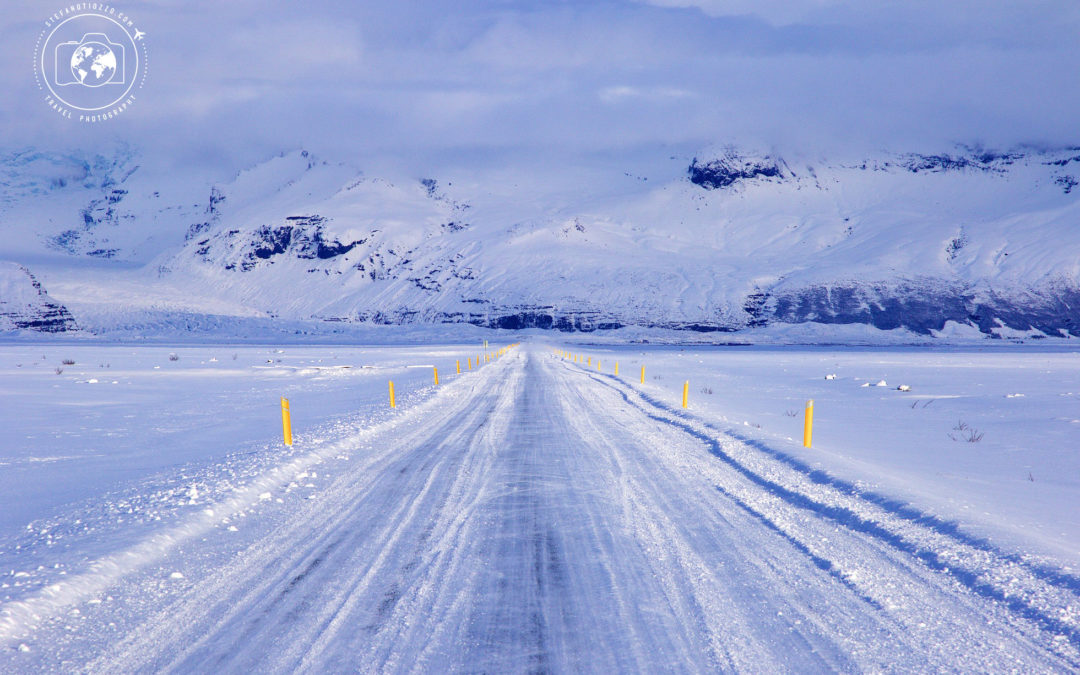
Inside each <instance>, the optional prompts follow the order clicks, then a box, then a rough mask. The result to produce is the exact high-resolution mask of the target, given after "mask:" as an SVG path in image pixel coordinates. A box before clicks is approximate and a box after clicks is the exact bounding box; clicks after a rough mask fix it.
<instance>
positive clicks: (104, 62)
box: [71, 42, 116, 87]
mask: <svg viewBox="0 0 1080 675" xmlns="http://www.w3.org/2000/svg"><path fill="white" fill-rule="evenodd" d="M71 72H72V73H73V74H74V75H75V78H76V79H77V80H78V81H79V82H81V83H82V84H85V85H86V86H88V87H100V86H101V85H103V84H105V83H106V82H108V81H109V80H111V79H112V76H113V75H114V74H115V73H116V54H114V53H113V50H111V49H109V47H108V46H107V45H103V44H102V43H100V42H84V43H82V44H81V45H79V47H78V48H77V49H76V50H75V52H74V53H73V54H72V55H71Z"/></svg>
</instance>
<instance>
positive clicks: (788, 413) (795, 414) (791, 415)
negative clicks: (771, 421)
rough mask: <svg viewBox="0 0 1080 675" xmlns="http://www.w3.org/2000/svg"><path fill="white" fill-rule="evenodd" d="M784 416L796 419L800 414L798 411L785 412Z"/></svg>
mask: <svg viewBox="0 0 1080 675" xmlns="http://www.w3.org/2000/svg"><path fill="white" fill-rule="evenodd" d="M784 414H785V415H787V416H788V417H796V416H797V415H798V414H799V411H798V410H785V411H784Z"/></svg>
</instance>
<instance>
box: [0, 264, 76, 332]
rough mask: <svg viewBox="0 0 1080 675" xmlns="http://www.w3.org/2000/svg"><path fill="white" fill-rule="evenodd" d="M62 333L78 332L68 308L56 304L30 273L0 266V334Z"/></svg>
mask: <svg viewBox="0 0 1080 675" xmlns="http://www.w3.org/2000/svg"><path fill="white" fill-rule="evenodd" d="M23 330H25V331H37V332H41V333H64V332H69V331H75V330H78V326H77V325H76V324H75V320H74V319H73V318H72V316H71V313H70V312H68V310H67V308H65V307H64V306H62V305H60V304H57V303H56V302H55V301H54V300H53V299H52V298H50V297H49V294H48V293H47V292H45V289H44V288H42V287H41V283H40V282H38V280H37V279H36V278H34V275H33V274H31V273H30V270H28V269H26V268H25V267H23V266H22V265H17V264H15V263H11V262H0V331H23Z"/></svg>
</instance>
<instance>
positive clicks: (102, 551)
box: [0, 345, 483, 633]
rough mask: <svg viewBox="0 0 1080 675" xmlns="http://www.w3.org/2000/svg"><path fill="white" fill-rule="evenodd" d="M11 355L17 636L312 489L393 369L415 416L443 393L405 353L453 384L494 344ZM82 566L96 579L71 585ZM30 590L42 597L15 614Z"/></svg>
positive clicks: (11, 570) (0, 536)
mask: <svg viewBox="0 0 1080 675" xmlns="http://www.w3.org/2000/svg"><path fill="white" fill-rule="evenodd" d="M466 350H467V351H466ZM3 352H5V353H4V356H5V357H7V358H5V359H4V361H5V362H7V368H6V369H5V370H6V372H5V375H6V377H4V378H2V379H0V383H2V384H0V400H2V402H3V409H4V410H5V417H6V419H5V427H6V428H7V429H8V430H9V432H10V434H11V438H12V439H13V442H12V443H10V444H8V445H7V446H6V447H5V448H4V451H3V453H2V454H0V485H2V487H3V494H4V495H5V500H4V506H5V508H4V509H2V510H0V560H2V561H3V564H2V565H0V569H3V572H0V603H2V606H3V608H4V609H3V614H2V615H0V631H2V632H4V633H7V632H8V631H9V630H11V629H13V628H12V627H17V626H20V625H24V624H23V623H21V622H20V621H19V620H16V619H15V618H13V617H14V616H15V615H16V614H19V613H20V612H21V613H22V616H23V618H26V617H27V616H29V615H30V614H39V615H40V614H44V615H47V614H48V611H49V609H50V608H51V609H58V608H62V607H65V606H68V605H70V604H73V603H75V602H77V601H80V600H85V599H87V598H88V597H92V596H95V595H96V594H97V591H98V590H100V589H101V588H103V587H104V586H106V585H108V583H110V582H111V581H114V580H116V579H118V578H120V577H122V576H123V575H125V574H127V573H129V572H131V571H132V570H133V569H136V568H138V567H139V566H141V565H144V564H146V563H147V562H148V561H152V560H155V559H157V558H160V557H161V554H162V553H163V552H165V551H168V550H171V549H173V548H175V547H176V546H177V544H178V542H182V541H190V540H193V539H198V538H199V537H201V536H203V535H205V534H206V533H207V532H208V531H210V530H213V529H223V530H225V531H229V532H236V531H237V530H238V528H239V527H243V524H242V523H243V520H244V519H245V518H247V517H248V516H249V515H252V513H254V512H255V511H258V510H259V509H260V508H265V507H266V504H267V502H269V501H271V500H272V501H274V502H281V501H282V497H285V496H286V495H290V493H292V495H293V496H294V497H298V498H299V497H300V496H301V495H302V496H303V497H302V498H304V499H315V498H317V491H318V490H317V488H321V487H323V485H324V484H325V481H324V480H320V479H319V478H318V473H317V472H316V471H315V469H314V467H315V466H316V465H319V464H322V463H324V462H331V463H334V462H335V461H337V462H340V461H342V460H343V459H347V458H348V451H347V450H341V449H340V448H338V447H337V445H335V444H334V443H332V442H331V441H333V440H340V438H341V436H342V434H343V432H344V430H345V429H354V428H357V427H358V426H359V427H364V426H371V425H373V424H378V423H379V422H381V421H386V420H387V419H390V416H389V411H388V409H387V401H386V381H387V378H390V377H392V378H394V379H395V380H396V383H397V389H398V405H399V408H405V409H407V408H409V407H412V406H414V405H416V404H418V403H419V402H421V401H423V400H426V399H427V398H429V397H431V396H432V395H433V394H434V393H435V388H434V387H433V386H432V385H431V382H432V378H431V369H430V367H429V366H426V367H423V368H416V367H410V365H411V364H410V361H411V362H414V363H415V362H427V363H438V364H439V365H440V366H443V368H444V370H443V371H442V373H443V374H442V378H443V381H444V382H445V381H451V380H452V379H455V378H456V375H455V374H454V367H453V365H454V361H455V360H458V359H460V360H461V361H462V362H463V366H462V370H463V372H467V370H466V367H465V365H464V361H465V359H466V358H472V359H474V363H475V360H476V358H477V356H478V355H480V354H482V353H483V350H482V348H481V347H479V346H478V347H475V348H473V347H468V348H464V347H462V346H457V347H453V346H451V347H448V348H445V349H439V350H431V349H424V350H413V349H409V348H395V349H393V350H385V349H382V350H380V349H349V348H333V349H315V350H311V349H304V348H294V347H288V348H250V347H232V346H229V347H204V348H190V347H185V348H174V349H170V348H162V347H153V348H139V347H119V346H117V347H100V346H94V347H89V346H72V345H63V346H54V345H44V346H35V347H30V346H27V347H22V346H20V347H8V348H5V349H4V350H3ZM60 355H63V356H60ZM61 361H65V362H70V361H74V363H70V364H69V363H61ZM54 364H55V365H54ZM58 369H59V370H62V371H63V372H61V373H57V372H56V371H57V370H58ZM279 393H282V394H284V395H286V396H288V397H290V398H291V399H292V402H293V403H292V407H293V413H292V415H293V428H294V436H295V444H294V446H293V447H292V448H287V447H284V446H282V444H281V421H280V413H279V412H278V401H277V398H276V396H277V395H278V394H279ZM325 477H326V476H325V474H324V476H323V478H325ZM87 567H89V568H91V572H90V573H89V574H88V575H82V576H81V577H79V578H78V579H75V578H73V576H76V575H77V573H78V572H79V571H82V570H85V569H87ZM35 596H38V597H36V599H35V600H34V602H35V603H36V604H34V603H31V604H30V605H28V606H27V607H24V608H22V609H19V608H18V607H19V603H22V602H25V601H27V600H28V599H29V598H32V597H35ZM31 607H34V608H36V609H34V610H33V611H30V609H29V608H31ZM27 612H30V614H28V613H27Z"/></svg>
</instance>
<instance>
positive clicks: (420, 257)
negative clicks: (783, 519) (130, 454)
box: [0, 148, 1080, 335]
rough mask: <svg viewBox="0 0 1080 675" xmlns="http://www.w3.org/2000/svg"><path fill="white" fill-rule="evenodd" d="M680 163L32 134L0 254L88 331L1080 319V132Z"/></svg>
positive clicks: (1029, 326)
mask: <svg viewBox="0 0 1080 675" xmlns="http://www.w3.org/2000/svg"><path fill="white" fill-rule="evenodd" d="M667 166H668V167H669V168H667V169H663V170H658V171H657V172H656V173H655V174H653V175H649V176H641V177H639V176H634V175H630V174H629V173H627V174H623V175H603V174H600V173H599V172H596V173H594V174H592V176H593V177H594V178H595V179H594V180H583V181H580V182H578V184H577V185H576V186H574V187H570V188H563V189H560V190H547V191H545V190H543V189H539V188H536V187H535V186H532V185H529V182H528V177H525V176H512V177H510V178H507V177H506V176H502V177H500V178H498V179H494V180H478V179H475V178H469V177H466V178H465V179H464V180H462V179H461V178H460V177H457V178H455V177H445V178H444V179H442V180H434V179H427V178H423V179H420V178H415V177H408V178H390V179H388V178H385V177H375V176H367V175H365V174H364V173H363V172H361V171H359V170H358V169H356V168H353V167H350V166H348V165H344V164H337V163H333V162H327V161H323V160H320V159H318V158H315V157H313V156H311V155H309V154H308V153H307V152H302V151H297V152H293V153H288V154H284V155H281V156H279V157H275V158H273V159H271V160H269V161H266V162H264V163H261V164H259V165H257V166H254V167H252V168H250V169H248V170H246V171H243V172H241V173H240V174H238V175H237V176H236V177H235V179H233V180H231V181H227V182H223V183H218V184H210V183H209V182H208V181H200V180H199V177H198V176H190V175H188V176H183V177H180V178H181V179H180V180H174V179H172V178H170V179H169V180H162V179H161V178H160V176H157V177H155V176H154V175H152V174H151V173H150V172H147V171H143V170H140V167H139V162H138V157H137V155H136V154H135V153H134V152H132V151H130V150H127V149H124V150H122V151H120V152H118V153H116V154H115V156H112V157H80V156H76V155H71V156H57V155H50V154H46V153H37V152H33V151H27V152H21V153H15V154H12V155H8V156H6V157H4V158H3V159H2V161H0V182H2V184H3V195H2V198H0V221H2V222H3V225H4V227H5V229H6V230H7V232H8V233H9V236H8V237H7V238H6V241H5V242H4V243H3V245H2V248H0V259H6V260H12V261H16V262H19V263H22V264H25V265H27V266H29V267H31V269H34V271H35V273H37V274H39V276H41V277H42V278H43V279H44V280H45V281H46V282H47V286H48V288H49V289H50V292H51V293H52V294H53V295H54V297H56V298H57V299H59V301H60V302H61V303H63V305H65V306H66V307H68V308H69V309H70V310H71V312H72V313H73V314H74V317H75V319H76V320H78V322H79V323H80V324H81V325H85V326H88V327H90V328H91V329H92V330H93V329H97V330H104V329H108V328H110V327H112V328H117V327H120V326H123V329H124V330H125V331H138V330H139V325H140V322H145V323H148V324H149V323H154V324H159V325H167V324H168V323H169V322H168V320H167V317H170V316H184V317H188V318H190V317H203V320H202V321H195V324H196V325H210V324H213V325H218V319H220V318H222V317H245V318H249V319H260V318H262V319H265V318H276V319H288V320H294V321H296V320H306V321H313V322H316V323H315V324H313V325H316V326H317V325H320V324H319V323H318V322H328V323H326V324H325V325H340V322H350V323H365V322H370V323H377V324H404V323H409V324H416V323H434V324H444V323H470V324H475V325H483V326H491V327H503V328H522V327H540V328H554V329H559V330H594V329H603V328H617V327H622V326H641V327H653V328H655V327H662V328H675V329H690V330H703V331H711V330H721V331H735V330H741V329H746V328H761V327H762V326H765V327H768V326H774V325H779V324H792V323H805V322H816V323H820V324H867V325H871V326H874V327H876V328H880V329H893V328H900V327H902V328H906V329H909V330H911V331H914V332H917V333H924V334H930V333H936V332H939V331H943V330H945V331H946V332H950V331H951V332H955V331H957V330H965V329H964V328H962V327H964V326H969V328H966V330H967V331H969V332H974V331H975V330H976V329H977V330H978V331H981V332H982V333H984V334H987V335H1011V334H1013V332H1014V331H1020V332H1027V333H1031V332H1033V331H1034V332H1036V333H1041V334H1046V335H1062V334H1073V335H1080V325H1078V322H1080V310H1078V309H1077V308H1080V200H1078V197H1080V190H1078V189H1075V188H1076V186H1077V185H1078V183H1080V178H1078V177H1080V148H1068V149H1059V150H1032V149H1023V150H1017V151H1011V152H1004V153H998V152H988V151H984V150H980V149H971V148H958V149H954V150H952V151H950V152H948V153H944V154H939V155H921V154H881V155H878V156H876V157H873V158H868V159H865V160H862V159H860V160H859V161H842V162H838V161H826V160H809V159H807V158H798V159H795V158H792V157H787V158H782V157H780V156H778V155H776V154H769V153H747V152H740V151H737V150H735V149H731V148H719V149H715V150H712V151H709V152H707V153H702V154H701V155H699V157H696V158H693V159H691V158H687V159H686V160H684V161H682V162H681V163H679V164H677V165H675V164H670V165H667ZM674 166H677V167H678V168H671V167H674ZM950 322H952V323H950ZM178 325H179V324H178ZM183 325H186V326H190V325H192V323H191V321H189V320H185V322H184V323H183Z"/></svg>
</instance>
